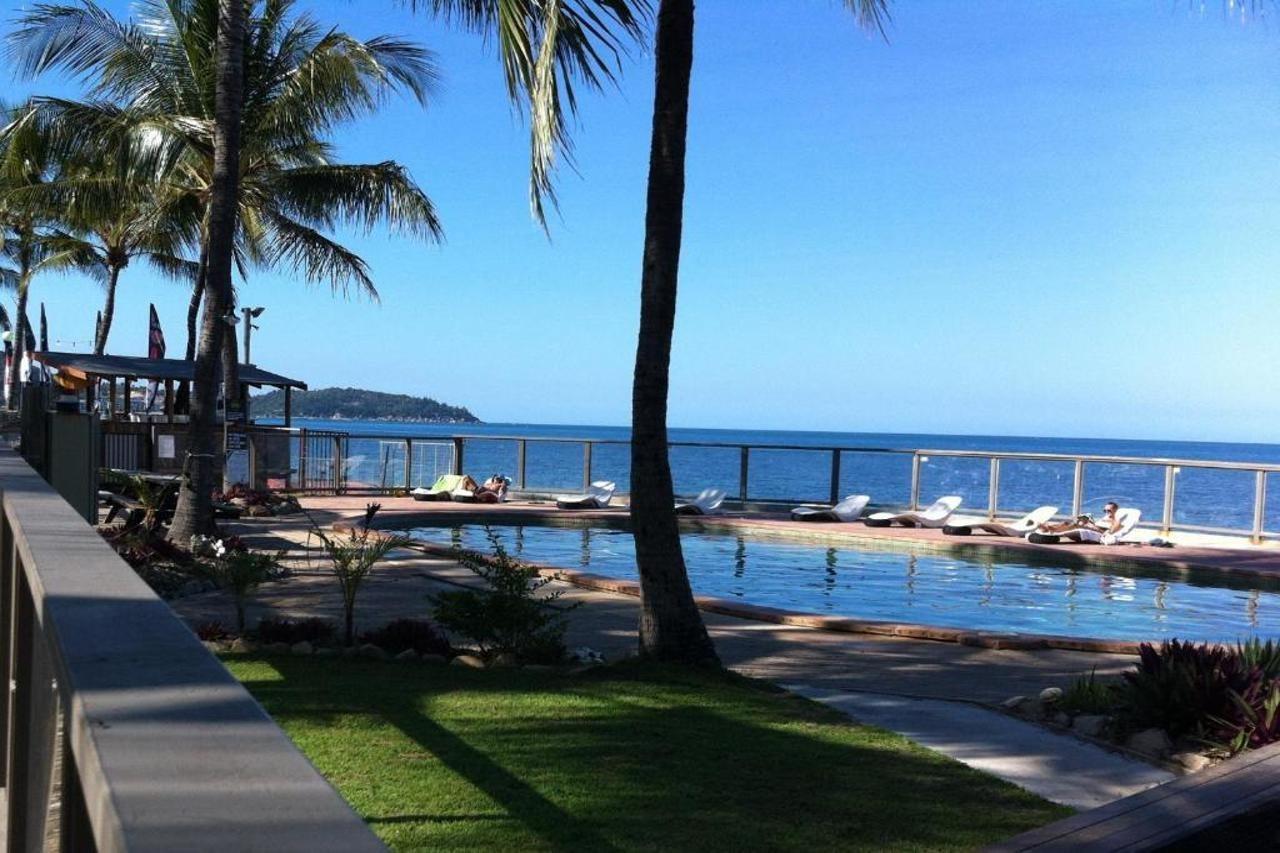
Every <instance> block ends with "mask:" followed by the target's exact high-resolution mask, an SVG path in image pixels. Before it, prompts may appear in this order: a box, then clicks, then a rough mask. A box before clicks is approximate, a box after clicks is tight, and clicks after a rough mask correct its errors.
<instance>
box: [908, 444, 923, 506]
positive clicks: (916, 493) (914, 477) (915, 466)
mask: <svg viewBox="0 0 1280 853" xmlns="http://www.w3.org/2000/svg"><path fill="white" fill-rule="evenodd" d="M919 506H920V454H919V453H914V452H913V453H912V454H911V505H910V506H909V507H907V509H910V510H915V509H918V508H919Z"/></svg>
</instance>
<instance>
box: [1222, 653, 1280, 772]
mask: <svg viewBox="0 0 1280 853" xmlns="http://www.w3.org/2000/svg"><path fill="white" fill-rule="evenodd" d="M1253 672H1254V674H1255V678H1254V680H1253V681H1252V683H1250V684H1249V686H1248V687H1246V688H1245V689H1244V690H1242V691H1239V690H1231V691H1229V692H1228V696H1229V698H1230V705H1229V707H1228V709H1227V712H1226V714H1225V715H1223V716H1221V717H1219V716H1213V717H1210V722H1212V724H1213V726H1214V732H1213V734H1212V736H1211V737H1209V738H1207V741H1208V742H1209V743H1211V744H1213V745H1214V746H1217V747H1219V748H1220V749H1223V750H1225V751H1226V752H1227V753H1229V754H1231V755H1234V754H1236V753H1237V752H1243V751H1244V750H1246V749H1257V748H1258V747H1260V746H1266V745H1268V744H1272V743H1276V742H1277V741H1280V681H1276V680H1269V679H1266V678H1263V677H1262V672H1261V670H1258V669H1255V670H1254V671H1253Z"/></svg>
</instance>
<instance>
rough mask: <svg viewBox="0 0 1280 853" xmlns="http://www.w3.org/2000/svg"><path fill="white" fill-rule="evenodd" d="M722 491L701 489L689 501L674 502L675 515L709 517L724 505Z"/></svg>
mask: <svg viewBox="0 0 1280 853" xmlns="http://www.w3.org/2000/svg"><path fill="white" fill-rule="evenodd" d="M724 499H725V492H724V489H703V490H702V491H701V492H699V493H698V496H697V497H696V498H694V499H693V500H691V501H676V515H710V514H711V513H713V512H715V511H716V510H718V509H720V504H722V503H724Z"/></svg>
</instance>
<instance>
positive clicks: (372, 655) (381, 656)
mask: <svg viewBox="0 0 1280 853" xmlns="http://www.w3.org/2000/svg"><path fill="white" fill-rule="evenodd" d="M356 654H357V655H359V656H360V657H362V658H368V659H369V660H386V659H387V653H386V652H384V651H383V650H382V648H381V647H380V646H375V645H374V644H373V643H365V644H364V645H363V646H360V647H359V648H358V649H356Z"/></svg>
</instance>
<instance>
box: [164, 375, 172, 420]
mask: <svg viewBox="0 0 1280 853" xmlns="http://www.w3.org/2000/svg"><path fill="white" fill-rule="evenodd" d="M164 416H165V420H167V421H168V422H169V423H173V380H172V379H166V380H165V381H164Z"/></svg>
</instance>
